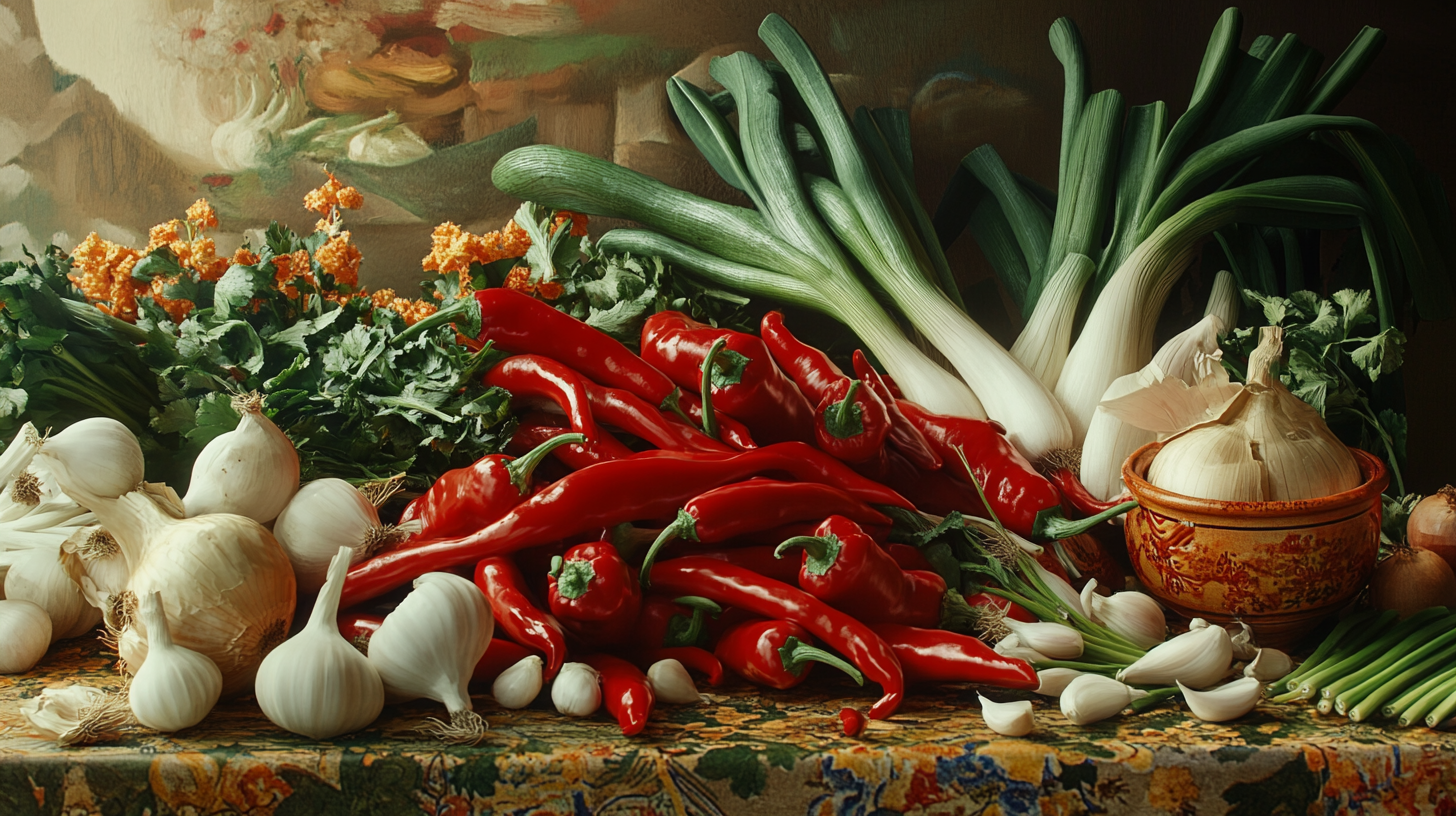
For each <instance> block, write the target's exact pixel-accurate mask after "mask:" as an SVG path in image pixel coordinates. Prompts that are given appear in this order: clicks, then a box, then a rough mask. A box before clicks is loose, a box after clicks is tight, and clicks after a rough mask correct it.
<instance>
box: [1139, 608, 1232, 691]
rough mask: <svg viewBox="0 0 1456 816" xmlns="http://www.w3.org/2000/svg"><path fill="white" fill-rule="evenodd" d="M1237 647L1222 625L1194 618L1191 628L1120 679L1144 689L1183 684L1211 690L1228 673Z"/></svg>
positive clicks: (1161, 646)
mask: <svg viewBox="0 0 1456 816" xmlns="http://www.w3.org/2000/svg"><path fill="white" fill-rule="evenodd" d="M1233 657H1234V648H1233V643H1232V641H1231V639H1230V638H1229V633H1228V632H1227V631H1225V630H1224V628H1223V627H1222V626H1210V625H1209V624H1208V622H1207V621H1205V620H1203V619H1202V618H1194V619H1193V624H1191V628H1190V629H1189V630H1188V631H1187V632H1184V633H1183V634H1181V635H1179V636H1177V637H1175V638H1172V639H1171V640H1169V641H1167V642H1166V643H1162V644H1159V645H1157V646H1154V647H1153V648H1152V649H1150V650H1149V651H1148V653H1147V654H1145V655H1143V656H1142V657H1141V658H1139V659H1138V660H1137V662H1135V663H1133V664H1132V665H1131V666H1128V667H1127V668H1125V669H1123V670H1122V671H1120V672H1118V673H1117V679H1118V680H1122V681H1124V682H1127V683H1136V684H1138V685H1140V686H1170V685H1172V684H1173V683H1174V682H1175V681H1182V682H1183V683H1184V684H1185V685H1188V686H1191V687H1193V688H1207V687H1208V686H1211V685H1213V684H1214V683H1217V682H1218V681H1219V680H1220V679H1222V678H1223V676H1224V675H1226V674H1228V671H1229V666H1231V665H1232V664H1233Z"/></svg>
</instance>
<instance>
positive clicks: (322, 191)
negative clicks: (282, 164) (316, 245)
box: [303, 171, 364, 232]
mask: <svg viewBox="0 0 1456 816" xmlns="http://www.w3.org/2000/svg"><path fill="white" fill-rule="evenodd" d="M325 172H328V171H325ZM328 176H329V180H328V181H326V182H324V184H323V186H321V187H318V188H316V189H313V190H310V191H309V192H308V195H305V196H304V197H303V208H304V209H306V210H309V211H310V212H316V213H318V214H319V215H322V216H323V218H321V219H319V222H318V224H316V225H315V228H316V229H318V230H319V231H320V232H322V231H325V230H328V229H329V228H331V227H333V225H334V224H335V223H337V222H338V220H339V210H357V209H359V208H360V207H362V206H364V196H363V195H361V194H360V192H359V191H358V190H356V189H354V188H353V187H345V186H344V184H343V182H341V181H339V180H338V179H337V178H334V174H333V173H329V174H328Z"/></svg>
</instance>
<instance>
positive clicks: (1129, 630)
mask: <svg viewBox="0 0 1456 816" xmlns="http://www.w3.org/2000/svg"><path fill="white" fill-rule="evenodd" d="M1089 583H1090V582H1089ZM1088 610H1089V611H1090V612H1091V613H1092V614H1091V618H1092V620H1093V621H1095V622H1097V623H1100V624H1102V625H1103V626H1106V627H1107V628H1108V629H1111V630H1112V631H1114V632H1116V633H1117V634H1119V635H1122V636H1123V637H1125V638H1127V639H1128V640H1130V641H1132V642H1133V643H1134V644H1136V645H1137V646H1138V648H1141V649H1151V648H1153V647H1154V646H1157V645H1158V644H1159V643H1162V642H1163V641H1164V640H1165V639H1166V638H1167V636H1168V620H1167V617H1166V616H1165V615H1164V614H1163V607H1162V606H1160V605H1159V604H1158V602H1157V601H1155V600H1153V599H1152V597H1151V596H1148V595H1144V594H1143V593H1141V592H1116V593H1113V594H1112V595H1111V596H1110V597H1107V598H1104V597H1102V596H1101V595H1094V596H1092V603H1091V605H1090V606H1089V607H1088Z"/></svg>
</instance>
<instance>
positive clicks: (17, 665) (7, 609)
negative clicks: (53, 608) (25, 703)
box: [0, 599, 51, 674]
mask: <svg viewBox="0 0 1456 816" xmlns="http://www.w3.org/2000/svg"><path fill="white" fill-rule="evenodd" d="M50 645H51V618H50V616H49V615H47V614H46V611H45V610H44V609H41V608H40V607H39V606H37V605H35V604H33V603H31V602H30V601H18V600H12V599H7V600H0V674H20V673H22V672H28V671H30V670H31V669H32V668H34V667H35V664H36V663H39V662H40V659H41V658H42V657H45V653H46V649H47V648H49V647H50Z"/></svg>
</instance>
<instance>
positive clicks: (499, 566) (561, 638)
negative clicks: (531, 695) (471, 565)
mask: <svg viewBox="0 0 1456 816" xmlns="http://www.w3.org/2000/svg"><path fill="white" fill-rule="evenodd" d="M475 585H476V586H478V587H480V591H481V592H483V593H485V599H486V601H488V602H489V603H490V611H491V614H492V615H494V616H495V623H496V625H497V626H499V627H500V629H501V631H502V632H504V633H506V634H507V635H509V636H510V637H511V639H512V640H515V641H516V642H517V643H521V644H523V645H526V646H530V647H532V648H534V649H535V650H536V651H538V652H540V653H541V654H542V655H544V656H545V658H546V665H545V669H544V671H543V672H542V678H543V679H545V680H550V679H551V678H553V677H555V676H556V673H557V672H558V671H560V670H561V664H562V663H563V662H565V660H566V635H565V634H564V633H563V632H562V631H561V627H560V626H559V625H558V624H557V623H556V621H554V620H552V619H551V616H550V615H547V614H546V612H545V611H544V610H542V609H540V608H539V607H537V606H536V604H535V603H534V602H532V600H531V596H530V593H529V592H528V591H527V589H526V579H525V578H524V577H523V576H522V575H521V571H520V570H519V569H517V568H516V565H515V563H514V562H513V561H511V559H510V558H509V557H505V556H496V557H494V558H482V559H481V560H480V563H479V564H476V565H475Z"/></svg>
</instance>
